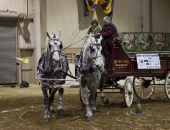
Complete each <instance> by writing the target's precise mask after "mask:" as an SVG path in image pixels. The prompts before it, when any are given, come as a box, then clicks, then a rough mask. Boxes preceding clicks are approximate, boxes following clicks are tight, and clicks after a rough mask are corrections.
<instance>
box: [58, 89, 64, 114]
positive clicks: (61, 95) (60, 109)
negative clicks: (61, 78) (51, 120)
mask: <svg viewBox="0 0 170 130" xmlns="http://www.w3.org/2000/svg"><path fill="white" fill-rule="evenodd" d="M63 93H64V88H60V89H59V99H58V107H57V111H58V114H59V115H63V114H64V110H63V107H62V104H63V103H62V97H63Z"/></svg>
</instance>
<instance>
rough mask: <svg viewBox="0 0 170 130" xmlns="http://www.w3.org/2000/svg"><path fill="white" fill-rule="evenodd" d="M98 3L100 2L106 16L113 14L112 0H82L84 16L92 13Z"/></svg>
mask: <svg viewBox="0 0 170 130" xmlns="http://www.w3.org/2000/svg"><path fill="white" fill-rule="evenodd" d="M98 3H100V5H101V7H102V9H103V11H104V13H105V14H106V15H107V16H109V17H112V16H113V5H114V0H84V16H88V15H90V14H92V13H93V12H94V10H95V9H96V6H97V4H98Z"/></svg>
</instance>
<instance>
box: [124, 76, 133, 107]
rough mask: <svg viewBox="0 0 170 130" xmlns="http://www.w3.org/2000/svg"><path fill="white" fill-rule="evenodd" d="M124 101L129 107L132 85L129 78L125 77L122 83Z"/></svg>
mask: <svg viewBox="0 0 170 130" xmlns="http://www.w3.org/2000/svg"><path fill="white" fill-rule="evenodd" d="M124 101H125V104H126V106H127V107H130V106H131V105H132V102H133V85H132V80H131V79H130V78H127V79H126V81H125V84H124Z"/></svg>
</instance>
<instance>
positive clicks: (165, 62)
mask: <svg viewBox="0 0 170 130" xmlns="http://www.w3.org/2000/svg"><path fill="white" fill-rule="evenodd" d="M108 50H109V53H108V55H107V54H106V55H105V59H106V69H107V72H108V74H109V75H110V76H111V77H112V79H114V80H115V81H118V80H119V79H125V78H126V77H127V76H140V77H145V76H147V77H158V78H161V79H162V78H163V79H164V78H165V77H166V75H167V73H168V72H169V71H170V57H164V56H160V64H161V69H138V66H137V59H136V57H129V56H128V54H127V53H126V52H125V51H124V50H123V49H122V47H121V44H116V43H114V44H112V45H109V46H108Z"/></svg>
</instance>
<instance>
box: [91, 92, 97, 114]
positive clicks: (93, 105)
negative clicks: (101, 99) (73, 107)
mask: <svg viewBox="0 0 170 130" xmlns="http://www.w3.org/2000/svg"><path fill="white" fill-rule="evenodd" d="M91 92H92V93H91V94H92V96H91V97H90V98H91V100H92V102H93V103H92V112H93V113H95V112H96V111H97V107H98V104H97V89H93V91H91Z"/></svg>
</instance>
